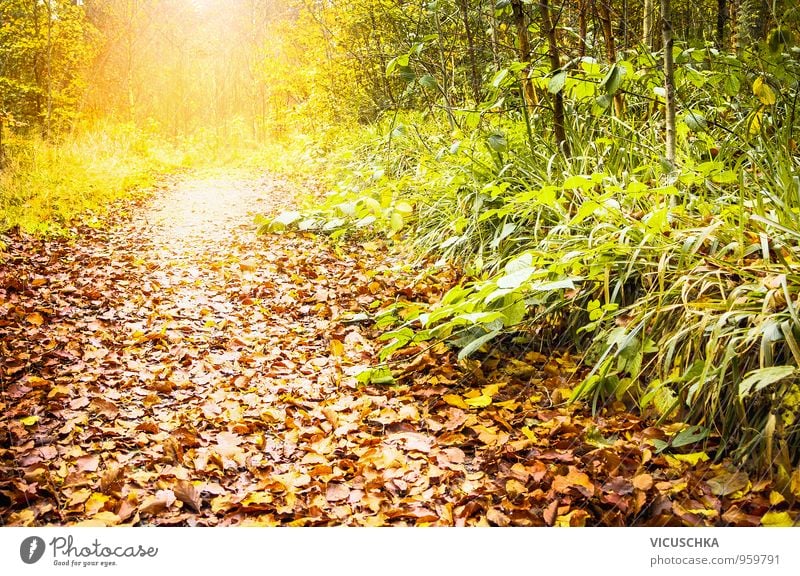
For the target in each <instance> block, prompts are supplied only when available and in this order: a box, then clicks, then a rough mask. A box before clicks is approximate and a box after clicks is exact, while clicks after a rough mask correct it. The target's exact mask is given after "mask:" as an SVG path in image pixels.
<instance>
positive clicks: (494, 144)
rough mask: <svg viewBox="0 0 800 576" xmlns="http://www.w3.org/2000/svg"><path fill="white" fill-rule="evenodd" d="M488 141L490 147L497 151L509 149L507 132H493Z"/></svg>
mask: <svg viewBox="0 0 800 576" xmlns="http://www.w3.org/2000/svg"><path fill="white" fill-rule="evenodd" d="M488 142H489V148H491V149H492V150H494V151H495V152H498V153H499V152H505V151H506V150H507V149H508V140H506V136H505V134H503V133H501V132H495V133H494V134H491V135H490V136H489V139H488Z"/></svg>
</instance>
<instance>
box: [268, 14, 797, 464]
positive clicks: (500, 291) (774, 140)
mask: <svg viewBox="0 0 800 576" xmlns="http://www.w3.org/2000/svg"><path fill="white" fill-rule="evenodd" d="M615 4H616V3H613V2H612V3H603V4H602V5H601V3H596V4H595V3H589V2H584V3H575V4H572V3H570V4H569V5H568V4H567V3H564V4H563V5H561V4H556V5H553V4H551V3H547V2H541V3H539V4H538V5H537V4H532V3H528V2H515V1H510V2H509V1H506V2H498V3H497V4H496V5H494V6H490V5H489V4H488V3H479V6H478V7H469V8H468V7H467V4H465V3H462V2H443V1H440V2H433V3H428V4H425V5H415V6H414V7H411V6H407V8H408V11H407V12H403V13H402V14H401V13H400V12H398V10H399V8H398V7H395V6H394V5H393V4H392V3H388V2H378V1H376V2H365V3H362V4H359V5H358V6H357V7H355V8H348V9H344V11H345V13H346V16H347V18H348V19H349V20H347V21H350V22H352V21H353V20H356V21H357V20H359V18H361V19H367V18H370V17H372V18H376V17H377V16H376V15H380V18H379V21H380V22H382V23H383V25H384V26H385V28H384V27H381V26H380V25H376V26H375V27H374V28H373V30H379V31H377V32H375V33H373V34H367V33H365V32H363V30H362V29H360V28H358V27H355V28H346V29H344V30H335V31H334V32H333V34H334V36H335V37H336V38H337V40H338V41H339V44H342V43H343V44H346V45H349V46H352V45H360V44H359V42H365V43H367V44H368V43H369V42H374V43H375V45H376V46H377V45H378V42H379V43H380V44H379V45H380V47H381V50H379V51H377V52H376V53H375V55H374V57H373V58H371V59H370V58H367V57H366V56H364V54H363V53H360V54H359V55H347V54H344V53H340V54H338V57H339V58H338V59H337V58H336V57H334V58H332V59H331V60H329V61H328V64H327V65H328V66H329V67H330V69H336V67H337V66H338V67H341V66H343V62H347V65H349V66H352V67H353V68H355V69H356V70H362V67H363V70H362V72H363V74H365V75H366V74H368V73H369V74H373V76H371V77H374V75H376V74H378V73H377V72H375V70H380V74H379V75H378V78H379V79H378V80H376V81H375V83H374V84H373V85H371V87H370V88H371V90H368V93H369V94H370V99H369V102H368V104H365V102H367V100H366V99H364V98H363V93H361V92H358V93H354V94H352V95H350V98H351V99H352V102H353V104H354V107H355V108H356V109H358V106H356V104H358V103H359V102H361V103H362V108H360V109H361V111H362V112H361V114H362V115H366V116H371V117H372V118H374V122H373V123H371V124H370V125H369V127H367V128H363V129H360V131H359V132H358V133H359V134H360V139H358V140H356V142H354V143H353V144H351V145H350V146H349V154H350V157H349V161H348V162H349V164H348V166H347V170H346V171H345V172H344V173H342V172H341V169H340V168H341V163H342V161H343V158H344V157H346V155H343V153H342V151H341V149H339V150H337V151H336V152H335V156H334V158H335V159H336V160H335V161H331V160H329V161H328V162H326V165H328V166H337V165H339V168H334V172H333V173H332V174H331V182H332V183H335V184H334V185H333V186H332V192H331V193H330V194H329V195H328V197H327V201H326V202H325V203H324V204H323V205H319V204H318V203H317V204H315V205H314V208H313V209H309V210H306V211H304V212H290V213H284V214H281V215H279V216H278V217H277V218H276V219H274V220H272V221H270V222H268V223H266V224H265V226H264V229H265V230H276V229H283V228H285V227H287V226H288V227H297V228H300V229H303V230H304V229H312V230H322V231H324V232H326V233H329V234H331V235H332V236H334V237H340V236H344V235H351V234H375V233H380V234H385V235H386V236H388V237H391V238H395V239H396V238H398V236H402V238H403V239H404V240H405V241H406V242H409V243H411V244H412V245H413V246H414V247H415V249H416V251H417V253H418V254H420V255H421V256H422V257H427V258H428V259H427V261H428V262H437V263H438V264H439V265H442V264H455V265H457V266H458V267H460V269H462V270H463V271H464V276H463V279H462V281H461V282H460V283H459V285H458V286H456V287H454V288H453V289H452V290H450V291H449V292H448V293H447V294H446V295H445V296H444V298H443V299H442V301H441V302H439V303H438V304H436V305H433V306H431V305H428V304H426V303H419V302H397V303H393V304H391V305H389V306H387V307H385V308H384V310H383V312H382V313H381V315H379V320H378V322H379V325H381V326H385V327H386V328H387V329H390V330H389V331H388V332H387V333H386V334H385V336H384V338H385V341H386V343H387V345H386V347H385V348H384V351H383V354H382V358H383V359H384V360H385V361H386V362H388V363H389V365H391V360H392V355H393V353H394V352H396V351H397V350H399V349H401V348H403V347H405V346H407V345H410V344H414V343H419V342H422V341H435V340H446V341H447V342H449V343H451V344H452V345H454V346H455V347H457V348H458V349H459V350H460V352H459V356H460V357H461V358H464V357H467V356H471V355H479V354H481V353H482V352H483V353H485V352H487V351H488V347H489V346H495V345H500V346H505V347H511V349H514V348H515V347H537V348H542V347H543V348H546V349H556V348H562V347H565V348H568V349H571V350H574V351H577V352H578V353H580V354H581V357H582V358H583V360H584V363H585V365H586V367H587V373H586V376H585V377H584V378H582V379H581V380H579V381H576V382H574V390H573V395H572V399H573V400H582V401H587V402H590V403H591V405H592V406H593V407H594V408H595V409H596V410H600V409H601V408H602V407H603V406H605V405H606V403H608V402H612V401H616V400H620V401H624V402H627V403H628V404H629V405H630V406H636V407H638V408H639V409H641V410H642V411H643V412H645V413H649V414H653V415H654V416H655V417H657V418H664V419H671V420H677V421H683V422H687V423H689V424H692V425H694V426H695V427H694V428H691V429H689V430H690V431H691V434H694V435H695V438H696V439H697V438H699V439H702V438H706V437H708V438H712V439H713V440H714V445H715V446H718V449H717V451H716V453H717V455H718V456H722V455H724V454H733V455H734V456H735V457H737V458H738V459H739V460H741V461H748V462H750V463H752V464H754V465H758V466H765V467H769V466H770V465H771V464H772V463H773V462H775V463H776V466H777V469H778V472H779V473H780V474H788V473H789V471H791V469H792V464H793V462H796V461H797V459H798V457H799V456H800V422H798V420H797V416H796V415H797V411H798V402H800V379H798V373H797V366H798V363H800V346H798V339H800V316H798V310H797V306H798V304H797V303H798V290H800V276H799V275H798V274H800V265H799V264H798V262H800V244H798V238H800V227H798V224H797V222H798V214H799V213H800V176H798V168H800V155H798V150H797V144H796V138H797V135H796V130H797V124H798V121H797V114H798V110H797V101H798V97H799V96H800V82H799V81H798V78H800V49H798V47H797V46H796V42H797V40H798V22H800V13H799V12H798V10H797V9H796V8H794V7H792V6H790V5H789V4H788V3H786V4H785V5H783V4H780V3H778V4H776V5H775V6H774V8H775V10H774V11H773V10H767V9H765V8H764V7H762V6H761V5H760V4H758V3H750V4H753V5H752V6H751V5H750V4H747V3H746V2H742V3H738V4H736V5H734V4H732V3H731V5H730V6H729V5H728V3H724V2H723V3H717V2H713V3H712V2H702V3H694V4H693V5H689V4H688V3H686V4H684V3H679V2H673V3H672V4H673V6H672V17H673V19H672V27H671V28H672V31H673V32H674V34H675V35H676V38H675V44H674V48H673V56H674V61H675V63H674V72H673V74H674V82H675V91H676V97H677V102H676V104H677V105H676V107H677V122H676V125H675V126H674V134H675V140H676V151H675V158H674V161H673V160H672V159H671V158H669V151H668V150H667V149H666V148H665V144H664V139H665V131H667V130H666V128H665V115H664V112H665V101H664V98H665V93H666V92H665V88H664V86H665V77H664V72H663V70H662V66H661V60H662V56H663V50H660V49H659V47H660V46H662V45H663V44H661V43H659V41H658V39H657V38H656V37H655V35H653V34H652V33H649V35H648V33H647V32H646V33H645V36H646V38H644V39H642V38H639V37H634V33H633V32H631V31H634V30H641V29H642V28H641V27H642V26H644V27H645V29H646V28H647V26H648V24H647V22H646V20H647V14H643V13H642V12H641V11H638V12H631V13H629V14H628V16H627V18H623V17H622V15H621V14H622V13H621V12H620V11H619V9H618V7H616V6H615ZM756 4H758V5H757V6H756ZM663 5H664V6H662V8H664V7H667V8H668V7H669V3H668V2H665V3H663ZM651 7H652V5H651ZM637 8H640V7H637ZM733 8H737V9H738V12H737V13H736V14H735V15H738V19H736V20H734V19H731V18H730V16H731V12H730V11H729V10H732V9H733ZM723 9H724V10H726V11H727V12H725V13H724V14H722V15H720V17H721V18H722V20H721V22H722V26H721V27H719V26H718V27H717V28H714V27H713V25H714V24H715V23H718V22H719V20H718V19H717V16H718V15H717V14H716V10H723ZM336 10H337V9H336V8H328V9H320V14H318V15H317V21H320V22H323V21H324V22H329V21H334V20H336V21H342V20H341V19H335V18H333V13H334V12H335V11H336ZM340 10H342V9H340ZM592 18H594V20H593V22H592ZM659 20H660V19H656V22H658V21H659ZM548 24H550V26H548ZM703 24H705V26H704V25H703ZM649 26H650V30H652V26H653V21H652V19H651V21H650V22H649ZM612 28H613V30H612ZM620 28H622V29H624V30H626V31H628V32H630V35H629V36H626V38H627V39H626V40H619V39H618V40H617V43H616V45H615V43H614V41H613V39H614V37H615V36H617V34H616V31H618V30H619V29H620ZM657 28H658V29H659V30H660V29H661V25H660V22H658V26H657ZM484 32H486V35H485V36H483V33H484ZM550 32H552V34H551V33H550ZM337 34H339V35H340V36H336V35H337ZM361 34H363V36H362V35H361ZM478 34H480V35H481V37H480V39H479V38H478V37H477V35H478ZM353 36H355V39H353V38H352V37H353ZM705 38H713V40H706V39H705ZM664 39H665V40H666V39H667V38H666V37H665V38H664ZM523 56H525V57H523ZM317 66H323V67H324V66H325V63H324V62H323V63H322V64H317ZM370 67H371V68H370ZM369 70H372V71H373V72H369ZM361 88H362V89H364V85H363V84H362V85H361ZM317 97H319V96H317ZM376 105H377V106H378V107H379V108H380V109H379V110H375V109H374V107H375V106H376ZM341 122H344V123H345V125H346V124H347V119H346V118H344V119H342V120H341ZM350 141H351V142H353V138H352V135H351V139H350ZM321 148H322V150H323V154H324V145H323V146H321ZM375 374H379V375H380V377H381V378H383V377H385V374H386V371H385V370H378V371H376V372H375ZM676 444H677V441H676Z"/></svg>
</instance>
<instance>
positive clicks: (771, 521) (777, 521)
mask: <svg viewBox="0 0 800 576" xmlns="http://www.w3.org/2000/svg"><path fill="white" fill-rule="evenodd" d="M761 525H762V526H794V520H792V517H791V516H789V513H788V512H767V513H766V514H764V515H763V516H762V517H761Z"/></svg>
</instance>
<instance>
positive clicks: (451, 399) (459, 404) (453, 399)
mask: <svg viewBox="0 0 800 576" xmlns="http://www.w3.org/2000/svg"><path fill="white" fill-rule="evenodd" d="M443 400H444V401H445V402H447V403H448V404H450V406H455V407H456V408H464V409H465V410H466V409H468V408H469V406H467V403H466V402H464V399H463V398H462V397H461V396H458V395H457V394H445V396H444V398H443Z"/></svg>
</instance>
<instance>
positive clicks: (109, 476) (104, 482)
mask: <svg viewBox="0 0 800 576" xmlns="http://www.w3.org/2000/svg"><path fill="white" fill-rule="evenodd" d="M121 475H122V468H120V467H119V466H110V467H109V468H108V470H106V472H105V474H103V477H102V478H100V490H101V491H102V492H103V493H104V494H108V493H110V492H111V491H112V490H113V489H114V488H115V487H117V486H118V485H119V484H120V476H121Z"/></svg>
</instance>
